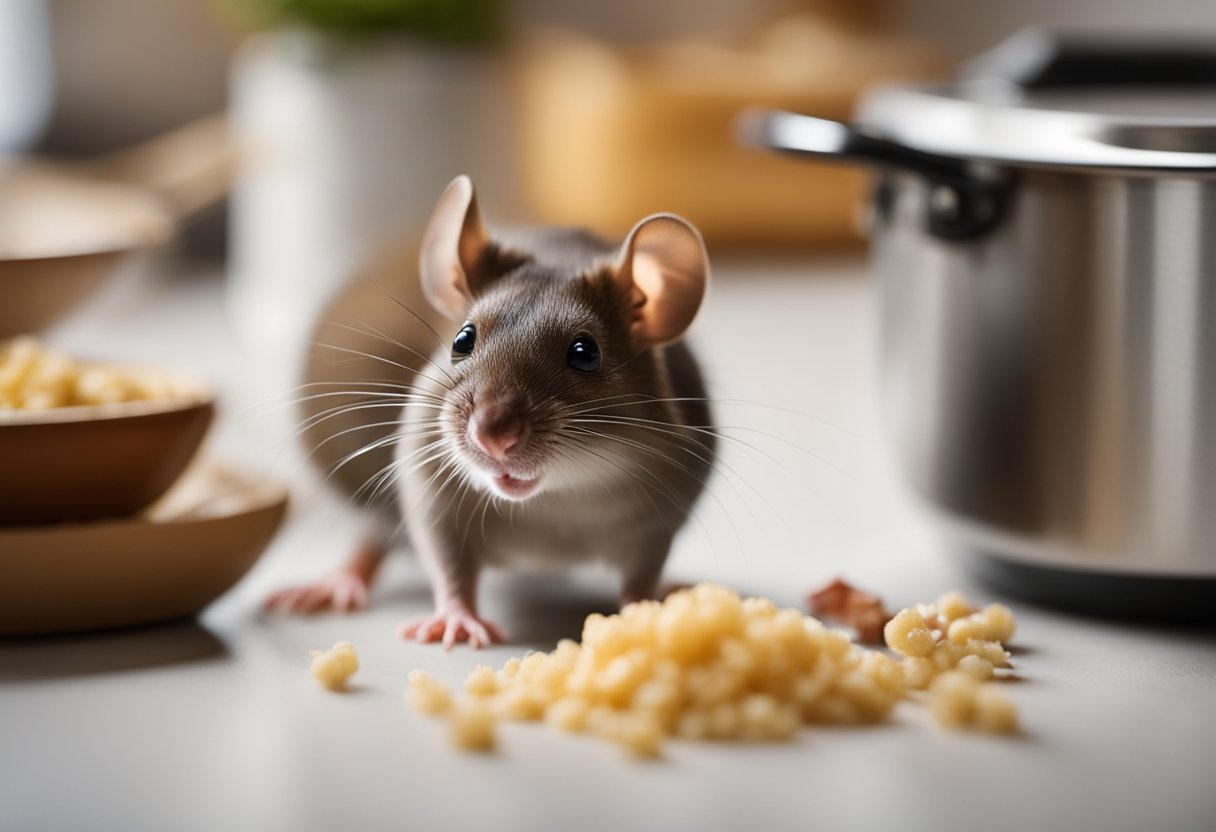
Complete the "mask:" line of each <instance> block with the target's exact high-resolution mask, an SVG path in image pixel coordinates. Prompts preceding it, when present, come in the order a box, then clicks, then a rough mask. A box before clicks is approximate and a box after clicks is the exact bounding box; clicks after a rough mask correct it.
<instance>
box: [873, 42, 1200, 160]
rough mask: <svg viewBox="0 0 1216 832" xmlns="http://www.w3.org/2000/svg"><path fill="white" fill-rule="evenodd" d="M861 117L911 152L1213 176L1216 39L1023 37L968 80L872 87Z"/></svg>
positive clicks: (986, 59)
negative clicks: (1120, 40)
mask: <svg viewBox="0 0 1216 832" xmlns="http://www.w3.org/2000/svg"><path fill="white" fill-rule="evenodd" d="M858 116H859V119H858V120H859V121H860V122H861V123H862V124H863V125H865V126H867V127H869V128H870V129H872V130H876V131H878V132H881V133H882V134H884V135H886V136H888V137H889V138H891V139H894V140H895V141H898V142H900V143H903V144H906V145H908V146H910V147H913V148H916V149H918V150H923V151H927V152H931V153H941V154H945V155H950V156H957V157H961V158H966V159H976V160H988V161H994V162H1006V163H1017V164H1025V165H1035V166H1038V165H1046V166H1065V167H1093V168H1113V169H1145V170H1159V171H1164V170H1176V171H1216V42H1199V43H1196V42H1188V43H1181V42H1179V41H1177V40H1168V41H1163V40H1160V39H1149V40H1143V39H1142V40H1140V41H1137V42H1136V43H1128V42H1123V43H1120V42H1118V41H1114V40H1109V39H1096V38H1093V37H1090V38H1078V37H1076V36H1071V37H1067V36H1060V35H1053V34H1048V33H1043V32H1038V31H1031V32H1024V33H1022V34H1019V35H1016V36H1015V37H1014V38H1011V39H1010V40H1009V41H1006V42H1005V43H1003V44H1002V45H1001V46H999V47H997V49H995V50H993V51H992V52H990V53H988V54H987V55H984V56H981V57H980V58H978V59H976V60H974V61H972V62H971V63H970V64H969V65H968V66H967V67H966V69H965V71H964V76H963V79H962V80H961V81H959V82H957V83H954V84H944V85H936V86H918V87H908V86H901V87H888V88H885V89H881V90H878V91H875V92H873V93H871V94H869V95H867V96H866V98H865V100H864V101H863V102H862V105H861V108H860V110H859V114H858Z"/></svg>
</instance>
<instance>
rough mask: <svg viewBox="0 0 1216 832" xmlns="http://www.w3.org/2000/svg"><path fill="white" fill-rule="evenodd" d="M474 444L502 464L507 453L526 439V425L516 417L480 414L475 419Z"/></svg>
mask: <svg viewBox="0 0 1216 832" xmlns="http://www.w3.org/2000/svg"><path fill="white" fill-rule="evenodd" d="M470 432H471V433H472V435H473V443H474V444H475V445H477V447H478V448H480V449H481V450H483V451H485V453H486V454H488V455H489V456H490V458H491V459H496V460H498V461H499V462H502V461H503V460H504V459H506V457H507V452H508V451H509V450H511V449H512V448H514V447H515V446H516V445H518V444H519V442H520V440H522V439H523V438H524V424H523V422H522V421H520V420H519V419H518V418H516V417H515V416H511V415H506V414H502V413H498V414H479V415H478V416H475V417H474V418H473V424H472V430H471V431H470Z"/></svg>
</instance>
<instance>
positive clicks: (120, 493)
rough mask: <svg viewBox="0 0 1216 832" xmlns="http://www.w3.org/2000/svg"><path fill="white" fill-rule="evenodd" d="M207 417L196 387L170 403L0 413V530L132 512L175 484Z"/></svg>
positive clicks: (209, 411)
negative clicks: (189, 394) (194, 391)
mask: <svg viewBox="0 0 1216 832" xmlns="http://www.w3.org/2000/svg"><path fill="white" fill-rule="evenodd" d="M214 413H215V404H214V399H213V397H212V395H211V394H210V393H207V392H205V391H204V390H202V388H201V387H200V388H198V390H197V394H195V395H191V396H189V397H188V398H185V399H182V400H176V401H141V402H125V403H121V404H108V405H91V406H88V407H61V408H56V409H53V410H44V411H29V412H27V411H10V412H6V413H0V460H3V463H2V465H0V468H2V470H3V474H2V475H0V527H3V526H28V525H38V524H47V523H60V522H83V521H89V520H97V519H102V518H108V517H128V516H130V515H133V514H135V513H137V512H139V511H140V510H142V509H144V508H146V507H147V506H149V505H150V504H152V503H153V502H154V501H155V500H156V499H157V498H158V497H160V496H161V495H162V494H164V493H165V491H166V490H168V488H169V486H170V485H172V484H173V483H174V481H175V480H177V478H178V477H179V476H181V473H182V471H183V470H185V468H186V465H187V464H188V463H189V462H190V460H191V458H193V456H194V454H195V452H196V451H197V450H198V446H199V444H200V443H201V442H202V440H203V436H204V434H205V433H206V432H207V427H208V426H209V425H210V424H211V419H212V416H213V415H214ZM0 553H3V548H0Z"/></svg>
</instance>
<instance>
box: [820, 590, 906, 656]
mask: <svg viewBox="0 0 1216 832" xmlns="http://www.w3.org/2000/svg"><path fill="white" fill-rule="evenodd" d="M806 603H807V608H808V609H809V610H810V612H811V615H814V616H818V617H819V618H824V619H829V620H836V621H839V622H840V623H842V624H845V625H846V626H849V627H852V628H853V630H854V631H855V632H856V633H857V640H858V641H859V642H861V643H862V644H881V643H882V637H883V627H885V626H886V624H887V622H888V621H890V620H891V613H889V612H887V609H886V607H884V606H883V603H882V599H881V598H879V597H878V596H877V595H874V594H872V593H869V592H865V591H863V590H860V589H858V588H857V587H855V586H852V585H851V584H848V583H846V582H845V581H843V580H841V579H840V578H837V579H836V580H834V581H832V582H831V583H830V584H828V585H827V586H825V587H823V588H822V589H820V590H817V591H815V592H812V593H811V594H810V595H808V596H807V599H806Z"/></svg>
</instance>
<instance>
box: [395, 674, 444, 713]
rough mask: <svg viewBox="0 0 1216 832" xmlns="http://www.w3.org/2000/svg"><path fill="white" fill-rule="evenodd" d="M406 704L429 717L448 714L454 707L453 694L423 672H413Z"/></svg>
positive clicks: (406, 693)
mask: <svg viewBox="0 0 1216 832" xmlns="http://www.w3.org/2000/svg"><path fill="white" fill-rule="evenodd" d="M409 683H410V684H409V687H408V688H406V690H405V702H406V704H407V705H409V706H410V707H411V708H413V709H414V710H415V711H417V712H418V713H420V714H426V715H427V716H438V715H439V714H444V713H447V712H448V711H449V710H450V709H451V707H452V694H451V693H449V692H448V689H447V687H446V686H445V685H444V684H443V683H441V682H439V681H437V680H435V679H433V678H431V677H430V676H428V675H427V674H426V673H424V672H422V671H421V670H412V671H410V675H409Z"/></svg>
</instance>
